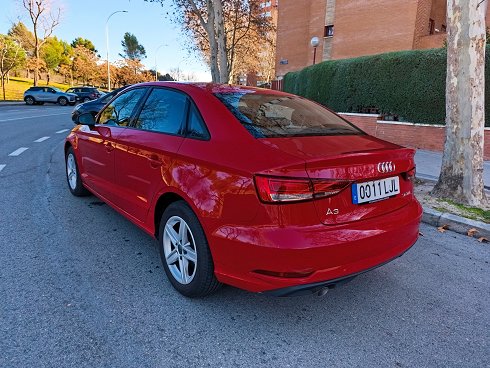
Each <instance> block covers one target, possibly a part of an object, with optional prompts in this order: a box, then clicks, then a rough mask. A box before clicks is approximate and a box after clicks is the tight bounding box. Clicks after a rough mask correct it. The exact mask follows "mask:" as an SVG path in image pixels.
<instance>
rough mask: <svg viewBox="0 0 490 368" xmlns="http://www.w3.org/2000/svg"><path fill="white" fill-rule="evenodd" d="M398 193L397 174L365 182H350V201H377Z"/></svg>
mask: <svg viewBox="0 0 490 368" xmlns="http://www.w3.org/2000/svg"><path fill="white" fill-rule="evenodd" d="M399 193H400V179H399V178H398V176H394V177H392V178H386V179H381V180H373V181H368V182H365V183H354V184H352V203H354V204H359V203H366V202H373V201H378V200H380V199H384V198H388V197H391V196H394V195H396V194H399Z"/></svg>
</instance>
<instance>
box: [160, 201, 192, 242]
mask: <svg viewBox="0 0 490 368" xmlns="http://www.w3.org/2000/svg"><path fill="white" fill-rule="evenodd" d="M177 201H184V202H185V203H187V204H189V202H188V201H186V200H185V198H184V197H182V196H180V195H179V194H177V193H175V192H165V193H163V194H161V195H160V197H159V198H158V200H157V201H156V204H155V210H154V211H153V223H154V225H155V232H154V236H155V238H158V232H159V230H160V220H161V219H162V215H163V213H164V212H165V210H166V209H167V207H168V206H170V205H171V204H172V203H174V202H177ZM191 208H192V207H191ZM193 211H194V210H193Z"/></svg>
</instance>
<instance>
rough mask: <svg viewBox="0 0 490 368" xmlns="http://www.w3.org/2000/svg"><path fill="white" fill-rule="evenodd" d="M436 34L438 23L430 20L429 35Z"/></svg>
mask: <svg viewBox="0 0 490 368" xmlns="http://www.w3.org/2000/svg"><path fill="white" fill-rule="evenodd" d="M435 32H436V21H435V20H434V19H429V34H431V35H433V34H434V33H435Z"/></svg>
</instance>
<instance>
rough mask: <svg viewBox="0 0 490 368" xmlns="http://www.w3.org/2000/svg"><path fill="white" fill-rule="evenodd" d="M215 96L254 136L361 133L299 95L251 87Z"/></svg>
mask: <svg viewBox="0 0 490 368" xmlns="http://www.w3.org/2000/svg"><path fill="white" fill-rule="evenodd" d="M215 96H216V97H217V98H218V99H219V100H220V101H221V102H222V103H223V104H224V105H225V106H226V107H227V108H228V110H230V111H231V112H232V113H233V115H235V117H236V118H237V119H238V121H240V123H241V124H242V125H243V126H244V127H245V128H246V129H247V130H248V131H249V132H250V134H252V135H253V136H254V137H255V138H279V137H305V136H322V135H353V134H364V133H363V132H362V131H361V130H359V129H357V128H356V127H354V126H353V125H352V124H350V123H348V122H347V121H345V120H343V119H342V118H341V117H339V116H337V115H335V114H334V113H332V112H330V111H329V110H328V109H326V108H324V107H322V106H320V105H318V104H316V103H314V102H311V101H308V100H306V99H303V98H301V97H297V96H284V95H276V94H261V93H257V92H255V91H253V90H251V91H239V92H229V93H215Z"/></svg>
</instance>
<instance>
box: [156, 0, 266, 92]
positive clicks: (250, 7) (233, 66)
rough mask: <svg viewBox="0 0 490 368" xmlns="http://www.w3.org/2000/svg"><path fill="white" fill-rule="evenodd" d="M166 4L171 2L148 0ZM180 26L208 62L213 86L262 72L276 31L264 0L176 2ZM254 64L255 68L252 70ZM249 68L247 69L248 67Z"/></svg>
mask: <svg viewBox="0 0 490 368" xmlns="http://www.w3.org/2000/svg"><path fill="white" fill-rule="evenodd" d="M147 1H155V2H160V3H162V4H164V3H166V2H167V0H147ZM173 2H174V5H175V9H176V12H175V13H174V14H173V15H177V17H174V19H177V21H178V22H179V23H181V24H182V25H183V29H184V31H186V32H187V33H188V34H189V35H190V36H191V38H192V39H193V40H194V44H195V46H196V48H197V49H199V50H200V51H201V52H202V53H203V55H204V56H205V57H206V58H207V60H208V64H209V66H210V69H211V76H212V79H213V82H219V83H228V82H229V81H230V80H231V79H234V77H236V74H238V73H243V70H244V69H247V70H246V72H248V71H251V70H257V71H258V69H259V66H260V65H259V64H261V62H262V61H261V60H260V57H258V56H259V52H260V51H261V50H260V47H261V45H264V44H265V43H267V42H268V41H267V38H268V35H270V34H272V33H273V32H274V31H275V30H274V27H273V25H272V22H271V20H270V19H268V18H267V17H265V16H264V14H263V11H262V10H261V8H260V0H174V1H173ZM251 64H253V65H252V66H251V67H249V66H250V65H251ZM245 65H246V66H245Z"/></svg>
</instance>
